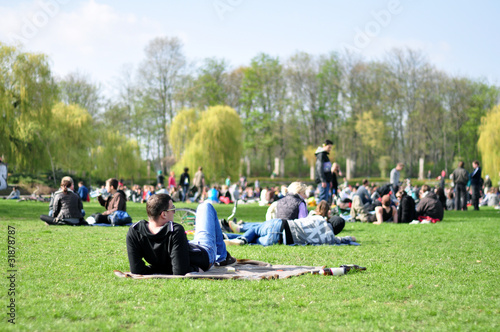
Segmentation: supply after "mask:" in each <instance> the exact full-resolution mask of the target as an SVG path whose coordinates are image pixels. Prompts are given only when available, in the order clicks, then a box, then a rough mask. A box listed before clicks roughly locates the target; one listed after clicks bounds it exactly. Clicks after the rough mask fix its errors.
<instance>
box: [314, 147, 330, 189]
mask: <svg viewBox="0 0 500 332" xmlns="http://www.w3.org/2000/svg"><path fill="white" fill-rule="evenodd" d="M315 155H316V164H315V168H314V170H315V177H316V183H321V182H327V183H329V182H332V163H331V161H330V158H328V152H326V151H324V150H323V148H321V147H320V148H318V149H317V150H316V153H315Z"/></svg>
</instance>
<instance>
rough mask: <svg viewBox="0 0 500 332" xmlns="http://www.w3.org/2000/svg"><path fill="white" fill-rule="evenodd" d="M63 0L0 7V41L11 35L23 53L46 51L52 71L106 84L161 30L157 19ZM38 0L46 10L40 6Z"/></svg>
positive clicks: (137, 59) (137, 58) (138, 57)
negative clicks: (81, 75) (79, 74)
mask: <svg viewBox="0 0 500 332" xmlns="http://www.w3.org/2000/svg"><path fill="white" fill-rule="evenodd" d="M68 2H69V1H62V0H40V1H36V2H32V3H30V4H29V5H20V6H18V7H15V8H0V12H1V13H2V14H0V22H1V23H0V31H2V32H5V31H7V32H8V33H1V32H0V40H3V41H7V42H8V43H13V37H17V38H18V39H20V40H21V41H22V42H23V44H24V49H25V50H26V51H30V52H42V53H46V54H48V55H49V57H50V58H51V60H52V63H53V70H54V72H55V73H56V74H57V75H60V76H64V75H66V74H67V73H69V72H72V71H75V70H80V71H83V72H86V73H88V74H90V75H91V77H92V78H93V79H94V80H96V81H100V82H102V83H106V81H108V80H110V79H112V77H114V76H117V75H118V74H119V70H120V68H121V67H122V66H123V65H124V64H126V63H138V62H140V60H141V59H142V58H143V49H144V46H145V45H146V44H147V42H148V41H149V40H151V39H152V38H154V37H155V36H158V35H161V33H162V26H161V24H160V23H159V22H156V21H154V20H150V19H147V18H145V17H138V16H136V15H134V14H130V13H120V12H119V11H117V10H116V9H115V8H113V7H111V6H108V5H105V4H100V3H96V2H95V1H93V0H89V1H85V2H82V3H80V4H78V5H77V6H75V7H73V8H70V6H69V4H68V5H67V6H66V5H65V4H64V3H68ZM43 3H46V4H47V3H49V4H52V7H49V9H50V8H52V9H51V10H47V9H46V8H45V9H44V7H43ZM44 17H45V18H47V20H45V21H44V20H43V19H44ZM29 27H31V28H32V30H30V29H29ZM27 32H29V33H27ZM131 45H133V46H132V47H131Z"/></svg>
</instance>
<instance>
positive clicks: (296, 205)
mask: <svg viewBox="0 0 500 332" xmlns="http://www.w3.org/2000/svg"><path fill="white" fill-rule="evenodd" d="M306 189H307V186H306V185H305V184H303V183H301V182H292V183H291V184H290V185H289V186H288V188H287V193H286V195H285V197H283V198H282V199H280V200H279V201H277V202H276V204H277V205H276V218H280V219H300V218H305V217H307V214H308V211H307V205H306V202H305V199H306ZM273 204H274V203H273Z"/></svg>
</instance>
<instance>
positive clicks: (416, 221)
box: [410, 219, 420, 225]
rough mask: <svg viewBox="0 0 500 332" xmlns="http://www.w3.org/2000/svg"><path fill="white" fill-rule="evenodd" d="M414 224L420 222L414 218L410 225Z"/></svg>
mask: <svg viewBox="0 0 500 332" xmlns="http://www.w3.org/2000/svg"><path fill="white" fill-rule="evenodd" d="M416 224H420V221H418V220H416V219H415V220H413V221H412V222H411V223H410V225H416Z"/></svg>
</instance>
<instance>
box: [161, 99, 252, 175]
mask: <svg viewBox="0 0 500 332" xmlns="http://www.w3.org/2000/svg"><path fill="white" fill-rule="evenodd" d="M184 113H185V114H184ZM187 119H189V122H188V123H186V120H187ZM187 128H189V130H187ZM188 131H189V132H188ZM242 131H243V126H242V124H241V119H240V117H239V115H238V114H237V113H236V111H235V110H234V109H233V108H231V107H229V106H213V107H209V108H208V109H207V110H206V111H203V112H200V113H199V116H194V115H193V110H184V111H181V112H179V113H178V114H177V116H176V117H175V118H174V120H173V121H172V126H171V131H170V142H171V144H172V150H173V151H174V154H175V156H176V158H178V159H177V160H178V162H177V163H176V164H175V166H174V170H175V172H176V173H177V174H180V173H181V172H182V169H183V168H184V167H188V168H189V169H190V170H195V169H197V168H198V167H199V166H202V167H203V172H204V174H205V177H206V179H207V180H208V181H210V182H214V181H222V180H223V179H224V178H226V177H227V176H228V175H229V176H231V177H232V178H237V177H238V174H239V171H240V158H241V151H242ZM182 133H184V134H187V135H185V136H184V137H185V138H186V141H183V140H180V139H178V136H180V135H181V134H182ZM174 136H177V137H174ZM188 137H190V139H189V141H187V138H188ZM176 139H177V140H176ZM186 143H187V144H186Z"/></svg>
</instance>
